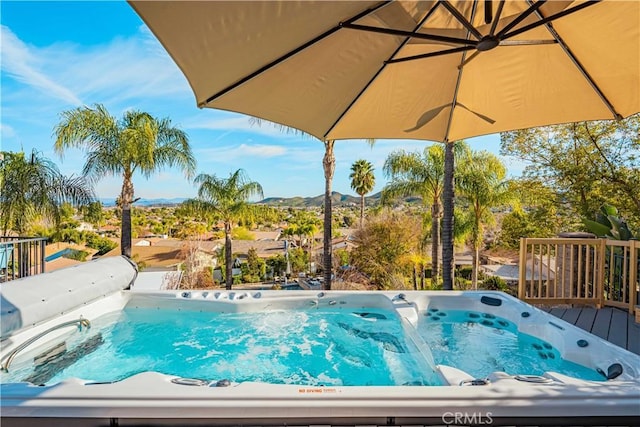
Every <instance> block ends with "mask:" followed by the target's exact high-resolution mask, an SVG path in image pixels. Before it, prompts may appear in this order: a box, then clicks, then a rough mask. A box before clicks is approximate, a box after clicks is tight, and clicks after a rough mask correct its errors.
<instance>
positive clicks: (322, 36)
mask: <svg viewBox="0 0 640 427" xmlns="http://www.w3.org/2000/svg"><path fill="white" fill-rule="evenodd" d="M392 1H393V0H386V1H383V2H381V3H378V4H377V5H375V6H374V7H371V8H369V9H366V10H364V11H362V12H360V13H358V14H357V15H355V16H353V17H351V18H349V19H348V20H347V21H346V22H347V23H351V22H353V21H357V20H358V19H360V18H363V17H365V16H367V15H369V14H371V13H373V12H375V11H376V10H378V9H380V8H381V7H383V6H386V5H388V4H389V3H392ZM340 28H342V24H338V25H336V26H335V27H333V28H331V29H329V30H327V31H325V32H324V33H322V34H320V35H319V36H317V37H315V38H313V39H311V40H309V41H308V42H306V43H304V44H302V45H300V46H298V47H297V48H295V49H293V50H292V51H289V52H287V53H285V54H284V55H282V56H281V57H279V58H278V59H276V60H274V61H271V62H270V63H268V64H266V65H264V66H263V67H261V68H259V69H258V70H256V71H254V72H253V73H251V74H249V75H247V76H245V77H243V78H241V79H240V80H238V81H236V82H235V83H233V84H232V85H230V86H227V87H226V88H224V89H222V90H221V91H219V92H217V93H215V94H214V95H211V96H210V97H208V98H207V99H206V100H205V101H204V102H203V103H201V104H199V105H198V107H204V106H205V105H207V104H208V103H210V102H211V101H213V100H215V99H216V98H219V97H221V96H222V95H224V94H226V93H227V92H229V91H231V90H233V89H235V88H237V87H238V86H241V85H243V84H244V83H246V82H247V81H249V80H251V79H253V78H255V77H257V76H259V75H260V74H262V73H264V72H265V71H267V70H269V69H271V68H273V67H275V66H276V65H278V64H280V63H281V62H283V61H286V60H287V59H289V58H290V57H292V56H294V55H295V54H297V53H299V52H301V51H303V50H305V49H306V48H308V47H309V46H312V45H314V44H316V43H318V42H319V41H321V40H323V39H325V38H327V37H329V36H330V35H331V34H333V33H335V32H336V31H338V30H340Z"/></svg>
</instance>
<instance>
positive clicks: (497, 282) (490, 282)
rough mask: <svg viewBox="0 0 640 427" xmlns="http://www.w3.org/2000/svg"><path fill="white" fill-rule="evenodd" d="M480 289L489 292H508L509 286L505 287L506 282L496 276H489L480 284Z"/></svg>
mask: <svg viewBox="0 0 640 427" xmlns="http://www.w3.org/2000/svg"><path fill="white" fill-rule="evenodd" d="M482 288H483V289H487V290H490V291H505V292H506V291H507V290H509V286H507V282H505V281H504V279H502V278H501V277H498V276H489V277H487V278H486V279H484V281H483V282H482Z"/></svg>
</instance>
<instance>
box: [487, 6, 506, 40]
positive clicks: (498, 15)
mask: <svg viewBox="0 0 640 427" xmlns="http://www.w3.org/2000/svg"><path fill="white" fill-rule="evenodd" d="M503 7H504V0H500V4H498V11H497V12H496V17H495V18H494V19H493V23H492V24H491V30H489V35H490V36H493V35H494V33H495V32H496V27H497V26H498V22H500V15H501V14H502V8H503Z"/></svg>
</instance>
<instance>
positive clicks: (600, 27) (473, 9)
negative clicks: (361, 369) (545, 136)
mask: <svg viewBox="0 0 640 427" xmlns="http://www.w3.org/2000/svg"><path fill="white" fill-rule="evenodd" d="M130 4H131V5H132V6H133V8H134V9H135V10H136V12H137V13H138V14H139V15H140V16H141V17H142V19H143V20H144V21H145V22H146V24H147V25H148V26H149V28H150V29H151V31H152V32H153V33H154V34H155V35H156V37H157V38H158V39H159V40H160V42H161V43H162V44H163V46H164V47H165V48H166V50H167V51H168V52H169V54H170V55H171V57H172V58H173V59H174V61H175V62H176V64H178V66H179V67H180V69H181V70H182V71H183V73H184V74H185V76H186V77H187V79H188V80H189V83H190V85H191V88H192V89H193V92H194V93H195V96H196V99H197V103H198V106H199V107H210V108H217V109H222V110H229V111H236V112H240V113H245V114H249V115H252V116H255V117H260V118H263V119H267V120H269V121H272V122H276V123H280V124H283V125H286V126H289V127H293V128H296V129H299V130H302V131H304V132H306V133H308V134H311V135H313V136H315V137H317V138H319V139H320V140H322V141H325V145H326V147H327V150H326V154H325V158H324V160H323V164H324V166H325V178H326V180H327V184H326V189H325V203H326V204H327V209H325V223H326V224H328V228H327V227H325V245H324V246H325V253H324V255H325V256H324V257H325V261H324V262H325V269H324V270H325V272H324V274H325V286H330V277H331V272H330V265H331V253H330V249H329V247H330V244H329V240H330V223H331V218H330V215H331V204H330V201H331V200H330V194H331V192H330V188H331V184H330V182H331V177H332V175H333V169H332V168H333V167H334V164H335V163H334V160H333V152H332V148H333V141H334V140H336V139H360V138H373V139H383V138H403V139H424V140H431V141H442V142H452V141H455V140H459V139H463V138H467V137H472V136H478V135H484V134H493V133H498V132H501V131H506V130H512V129H521V128H528V127H534V126H541V125H548V124H554V123H565V122H574V121H581V120H594V119H606V118H616V119H618V118H621V117H626V116H629V115H631V114H633V113H636V112H638V111H640V1H637V0H636V1H615V0H613V1H602V2H594V1H559V0H557V1H542V0H540V1H534V0H512V1H498V0H493V1H492V0H477V1H467V0H451V1H446V0H441V1H400V0H390V1H364V0H363V1H317V2H312V1H288V0H287V1H253V2H251V1H228V2H225V1H210V2H208V1H184V2H182V1H144V0H142V1H138V0H133V1H132V0H130ZM445 163H446V167H445V175H446V176H447V177H448V179H445V186H444V196H443V199H444V203H443V205H444V217H443V220H442V221H443V233H442V241H443V279H444V287H445V289H447V288H448V289H451V287H452V281H453V278H452V271H451V268H452V258H453V229H452V227H453V202H452V200H453V182H452V180H453V178H452V177H453V153H452V151H451V144H447V151H446V156H445ZM327 284H329V285H327Z"/></svg>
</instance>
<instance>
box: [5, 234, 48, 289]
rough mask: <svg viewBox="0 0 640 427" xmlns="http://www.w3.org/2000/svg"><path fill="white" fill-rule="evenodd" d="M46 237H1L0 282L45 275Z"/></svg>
mask: <svg viewBox="0 0 640 427" xmlns="http://www.w3.org/2000/svg"><path fill="white" fill-rule="evenodd" d="M46 243H47V239H46V238H44V237H7V236H0V282H6V281H8V280H13V279H18V278H21V277H27V276H33V275H35V274H41V273H44V265H45V264H44V263H45V261H44V249H45V245H46Z"/></svg>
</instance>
